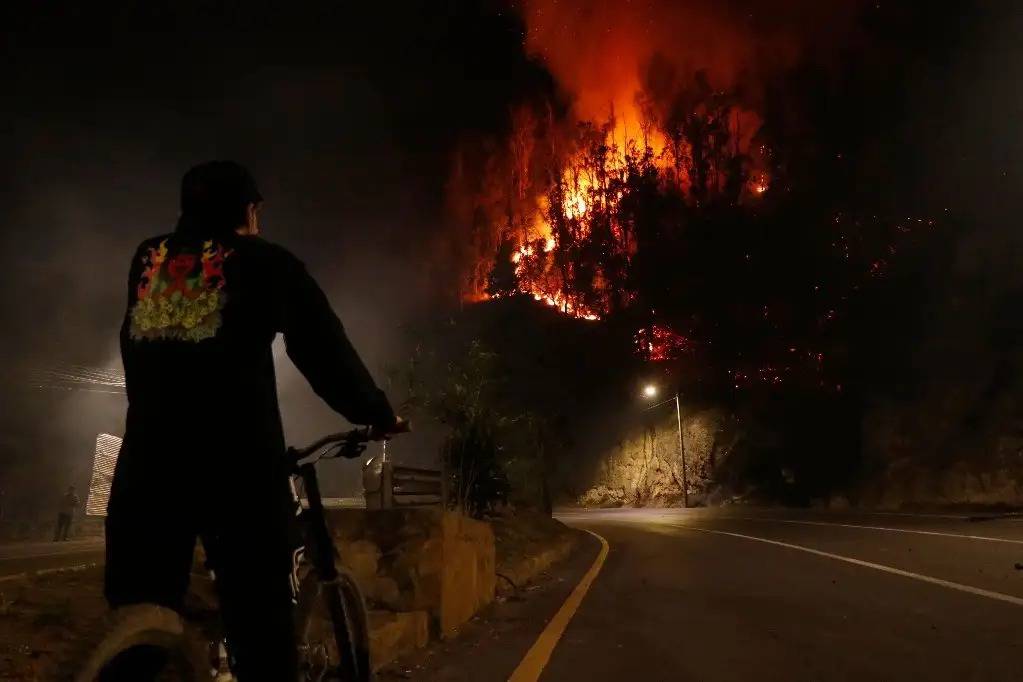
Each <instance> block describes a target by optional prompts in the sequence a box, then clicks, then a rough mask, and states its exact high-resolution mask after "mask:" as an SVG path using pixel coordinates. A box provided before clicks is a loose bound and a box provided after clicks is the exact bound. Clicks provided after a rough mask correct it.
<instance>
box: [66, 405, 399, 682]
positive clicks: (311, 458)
mask: <svg viewBox="0 0 1023 682" xmlns="http://www.w3.org/2000/svg"><path fill="white" fill-rule="evenodd" d="M402 426H403V428H402V429H400V430H408V427H407V424H404V423H402ZM390 435H391V434H378V433H376V432H374V431H373V430H372V429H370V428H358V429H354V430H351V431H347V432H343V433H335V434H331V435H329V436H325V437H323V438H321V439H319V440H318V441H316V442H315V443H313V444H311V445H309V446H307V447H304V448H288V450H287V456H288V458H289V461H290V462H291V465H292V474H291V490H292V498H293V502H294V504H295V505H296V507H295V518H296V519H297V521H298V528H299V531H300V532H299V533H298V538H299V539H298V541H297V544H296V546H295V548H294V550H293V552H292V575H291V585H292V592H293V597H294V602H295V609H294V617H295V626H296V627H295V631H296V633H297V635H298V650H299V651H298V653H299V660H300V679H301V680H304V681H306V682H367V681H368V680H370V679H372V675H373V673H372V669H371V666H370V658H369V623H368V620H367V612H366V604H365V600H364V599H363V596H362V592H361V591H360V590H359V587H358V585H357V584H356V583H355V579H354V578H353V577H352V575H351V574H350V573H349V572H348V571H346V570H345V569H344V568H343V567H342V566H341V565H340V561H339V559H340V555H339V553H338V550H337V547H336V546H335V544H334V541H333V538H332V537H331V534H330V530H329V528H328V527H327V519H326V515H325V513H324V508H323V498H322V496H321V494H320V486H319V479H318V478H317V474H316V464H317V462H319V461H320V460H322V459H336V458H345V459H354V458H356V457H358V456H360V455H361V454H362V453H363V452H364V451H365V449H366V444H367V443H368V442H370V441H371V440H386V439H387V438H388V437H389V436H390ZM296 479H297V480H300V481H301V482H302V484H303V488H304V491H305V495H306V501H307V504H308V506H307V507H306V506H304V505H303V504H302V503H301V500H300V499H299V496H298V493H297V490H296V486H295V481H296ZM210 563H211V564H212V565H211V566H210V568H211V573H215V570H216V563H215V555H214V556H213V557H210ZM98 635H99V637H98V642H97V638H93V639H91V640H90V642H89V643H87V644H86V648H85V652H86V653H85V654H84V655H82V656H72V659H78V660H81V661H82V662H81V663H77V662H75V661H74V660H72V662H71V665H69V666H67V667H68V668H69V669H70V670H72V671H73V675H72V676H71V677H70V678H69V679H73V680H75V681H76V682H94V681H96V680H103V679H104V677H103V675H104V671H109V669H110V668H111V666H112V665H121V666H124V665H125V664H126V661H127V662H128V663H127V665H129V666H130V665H132V663H131V661H132V660H134V659H132V657H133V656H134V657H136V658H137V657H138V656H139V655H140V653H141V652H145V655H146V656H147V660H150V661H151V660H153V659H154V657H153V655H152V654H153V653H154V651H155V653H157V654H158V656H157V657H155V658H156V659H157V660H159V661H160V662H161V665H162V667H161V669H160V670H159V671H148V670H147V673H146V674H147V675H148V674H150V672H153V673H156V674H153V675H152V678H153V679H156V680H184V681H186V682H195V681H199V680H204V681H212V680H217V681H219V682H223V681H225V680H233V679H234V677H233V676H232V675H231V674H230V667H231V658H230V642H229V641H226V640H224V639H223V638H222V637H213V638H210V637H206V638H204V637H202V636H201V635H200V632H199V630H198V628H197V627H196V626H195V625H193V624H192V623H189V622H187V621H186V619H185V618H184V617H183V616H182V615H181V614H179V613H177V612H176V611H173V610H171V609H168V608H166V607H163V606H159V605H156V604H135V605H132V606H127V607H123V608H119V609H115V610H114V611H113V612H112V613H111V615H110V616H109V623H108V624H107V626H106V627H105V628H101V629H99V630H98ZM204 639H205V640H207V641H209V642H210V643H209V644H208V645H204ZM93 642H95V644H93ZM122 669H123V668H122ZM132 679H141V678H139V677H133V678H132Z"/></svg>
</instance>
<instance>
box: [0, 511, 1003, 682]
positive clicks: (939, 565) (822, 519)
mask: <svg viewBox="0 0 1023 682" xmlns="http://www.w3.org/2000/svg"><path fill="white" fill-rule="evenodd" d="M560 518H561V519H562V520H564V521H565V522H566V523H569V524H570V525H573V526H576V527H578V528H582V529H588V530H592V531H594V532H596V533H599V534H600V535H601V536H603V537H604V538H606V539H607V541H608V543H609V544H610V548H611V549H610V553H609V555H608V558H607V561H606V563H605V564H604V566H603V569H602V571H601V572H600V574H599V575H598V577H597V579H596V581H595V582H594V583H593V586H592V588H591V589H590V591H589V593H588V594H587V595H586V597H585V599H584V600H583V602H582V605H581V607H580V608H579V610H578V611H577V612H576V613H575V615H574V617H573V619H572V620H571V622H570V623H569V625H568V628H567V629H566V630H565V633H564V636H563V637H562V638H561V640H560V642H559V643H558V645H557V647H556V648H555V650H554V653H553V655H552V657H551V659H550V661H549V663H548V665H547V667H546V668H545V670H544V672H543V674H542V676H541V678H540V679H541V680H542V681H543V682H562V681H563V682H578V681H582V680H586V681H588V682H589V681H600V680H698V681H701V682H702V681H704V680H707V681H714V680H765V681H771V680H779V681H780V680H854V679H855V680H957V681H958V680H976V681H981V680H985V681H987V680H1023V570H1017V569H1016V568H1015V564H1017V563H1023V519H1019V518H1013V519H988V520H981V521H971V520H968V519H966V518H964V517H957V516H910V515H889V514H852V513H847V514H834V513H808V512H793V511H755V510H742V509H728V510H688V511H687V510H614V511H580V512H565V513H562V514H561V515H560ZM590 540H591V542H590V543H589V544H588V545H586V546H585V547H584V548H583V551H581V552H580V553H578V554H577V556H576V557H574V558H573V559H572V560H571V561H569V562H567V563H566V564H565V565H563V566H561V567H559V568H557V569H556V570H555V571H554V572H553V574H552V576H551V579H550V580H549V581H547V583H546V584H545V585H544V586H542V587H540V588H538V589H536V590H531V591H529V592H528V593H527V594H526V596H525V598H524V599H516V600H512V601H509V602H507V603H505V604H500V605H498V607H497V608H496V609H494V610H493V612H492V613H491V614H489V615H488V616H487V617H485V618H483V619H480V621H479V622H478V623H476V624H474V625H473V627H470V628H467V630H468V631H467V633H466V636H464V637H463V638H461V640H460V641H456V642H454V643H450V644H447V643H446V644H443V645H442V646H443V649H442V650H443V652H444V655H443V656H429V657H428V658H432V659H433V662H430V661H427V662H426V663H425V664H423V665H422V667H417V669H415V670H414V671H410V672H411V677H412V678H413V679H421V680H445V681H447V680H472V681H473V682H477V681H488V680H495V681H497V680H505V679H507V677H508V675H509V674H510V673H511V671H512V670H514V669H515V666H516V665H517V663H518V661H519V660H520V659H521V658H522V656H523V655H524V654H525V652H526V651H527V650H528V649H529V647H530V645H531V644H532V643H533V641H534V640H535V639H536V637H537V635H538V634H539V633H540V632H541V631H542V630H543V628H544V626H545V624H546V622H547V621H548V620H549V619H550V618H551V617H552V616H553V614H554V613H555V612H556V611H557V610H558V608H559V607H560V606H561V604H562V603H563V602H564V600H565V598H566V597H567V596H568V594H569V593H570V592H571V591H572V588H573V587H574V585H575V584H576V582H577V581H578V580H579V577H580V576H581V575H582V574H583V573H584V572H585V571H586V569H587V568H588V567H589V566H590V564H591V562H592V561H593V558H594V556H595V555H596V554H597V550H598V546H599V545H598V543H597V541H596V540H595V539H592V538H591V539H590ZM101 557H102V543H101V542H96V541H91V542H90V541H76V542H69V543H59V544H54V543H38V544H32V545H7V546H0V576H2V575H9V574H12V573H18V572H22V571H26V570H38V569H41V568H51V567H55V566H61V565H74V564H81V563H87V562H90V561H96V560H100V559H101ZM396 674H397V676H398V677H400V678H402V679H408V677H407V675H406V674H401V671H397V673H396ZM393 678H394V677H393V675H392V676H391V677H388V676H385V677H384V679H393Z"/></svg>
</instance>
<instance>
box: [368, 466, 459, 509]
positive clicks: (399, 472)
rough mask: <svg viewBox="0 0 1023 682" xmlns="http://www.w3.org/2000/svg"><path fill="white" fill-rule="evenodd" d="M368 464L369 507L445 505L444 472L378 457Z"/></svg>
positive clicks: (390, 507) (391, 507)
mask: <svg viewBox="0 0 1023 682" xmlns="http://www.w3.org/2000/svg"><path fill="white" fill-rule="evenodd" d="M365 466H366V471H365V472H364V476H363V485H364V487H365V496H366V507H367V508H368V509H394V508H397V507H417V506H418V507H421V506H432V505H441V506H443V505H444V504H445V503H446V501H447V486H446V481H445V476H444V474H443V472H442V471H438V470H436V469H422V468H419V467H410V466H403V465H399V464H394V463H393V462H389V461H384V462H375V459H371V460H369V461H368V462H367V463H366V465H365Z"/></svg>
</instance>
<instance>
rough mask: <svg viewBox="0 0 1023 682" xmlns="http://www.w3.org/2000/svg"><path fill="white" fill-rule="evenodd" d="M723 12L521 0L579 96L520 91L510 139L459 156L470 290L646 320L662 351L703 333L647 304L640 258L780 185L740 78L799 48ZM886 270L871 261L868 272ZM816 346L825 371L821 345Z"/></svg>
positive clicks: (641, 332)
mask: <svg viewBox="0 0 1023 682" xmlns="http://www.w3.org/2000/svg"><path fill="white" fill-rule="evenodd" d="M694 7H695V8H697V9H693V8H694ZM790 9H791V8H790ZM730 11H731V10H730V9H728V8H724V7H722V6H721V5H720V4H719V3H712V2H706V3H702V2H694V3H687V4H686V7H680V3H671V2H668V1H667V0H651V2H649V3H645V4H644V5H643V6H642V7H634V6H633V4H632V3H619V2H603V1H599V0H598V1H597V2H593V3H586V2H582V1H581V0H580V1H575V0H564V1H562V2H555V1H554V0H526V1H525V2H524V5H523V6H522V13H523V17H524V19H525V21H526V24H527V29H528V30H527V32H526V36H525V47H526V49H527V51H528V52H530V53H532V54H534V55H536V56H537V57H539V58H540V60H542V62H543V63H544V65H545V66H546V67H547V68H548V70H549V71H550V73H551V74H552V75H553V76H554V78H555V79H556V81H557V83H558V85H559V87H560V88H561V89H562V90H563V91H564V93H565V94H566V95H567V96H568V99H569V101H570V102H571V104H570V106H569V107H568V109H567V111H566V110H558V109H557V108H556V107H555V106H554V105H553V104H551V103H548V104H547V105H546V107H545V106H542V105H537V104H536V103H535V102H533V103H531V104H523V105H522V106H521V107H520V108H519V109H517V110H516V111H514V112H512V120H511V123H512V126H511V131H510V134H509V135H508V137H507V139H505V140H502V141H498V142H496V143H491V144H490V145H489V146H488V147H486V151H485V152H484V153H485V158H484V159H482V160H480V159H477V160H476V163H475V164H474V165H472V168H473V169H477V170H478V171H479V172H477V170H473V171H469V170H466V168H465V165H464V164H462V163H461V162H460V164H459V165H458V166H457V167H456V173H455V175H454V180H453V186H454V187H455V188H456V190H455V192H454V194H455V195H456V197H457V199H458V201H459V205H460V206H461V216H462V217H461V224H463V225H471V228H470V230H469V232H468V240H467V241H468V243H469V247H468V248H469V249H470V250H471V251H472V255H473V257H474V258H475V263H474V264H473V266H472V268H471V270H470V271H469V272H468V273H467V274H466V277H465V278H464V280H463V283H462V288H461V295H462V297H463V298H464V299H466V300H470V301H485V300H487V299H493V298H502V297H508V296H514V295H528V296H531V297H532V298H533V299H535V300H536V301H539V302H542V303H544V304H546V305H548V306H551V307H552V308H555V309H557V310H558V311H559V312H561V313H563V314H565V315H569V316H572V317H575V318H579V319H583V320H591V321H596V320H601V319H605V318H607V317H609V316H613V315H616V314H618V313H626V314H629V315H630V319H640V320H643V319H645V320H647V322H645V323H640V324H637V326H641V328H639V329H637V331H636V333H635V336H634V342H635V351H636V353H637V354H638V355H640V356H641V357H644V358H646V359H647V360H650V361H655V362H656V361H668V360H674V359H677V358H679V357H681V356H683V355H685V354H687V353H690V352H692V351H693V350H694V349H696V348H698V347H699V346H700V343H699V342H698V340H697V338H698V334H695V333H694V331H693V329H683V328H682V326H683V323H680V322H679V321H678V320H679V319H680V317H679V315H678V314H677V312H676V315H675V317H674V318H672V319H671V320H669V319H666V318H664V317H660V316H656V315H654V314H653V313H652V312H651V313H649V314H645V313H644V314H638V312H637V311H638V310H646V309H649V308H652V307H654V306H653V305H652V304H648V301H647V300H644V295H643V294H642V293H641V292H642V291H643V290H642V286H641V285H640V284H638V283H637V282H639V280H640V279H642V276H643V275H642V274H637V268H638V267H639V266H638V265H637V258H639V257H640V256H641V255H642V254H646V256H645V257H646V258H647V261H649V260H650V259H651V258H653V259H654V260H656V255H655V256H653V257H651V255H650V254H651V253H655V252H657V251H658V250H663V249H664V248H668V247H667V246H663V245H662V243H661V242H662V240H664V239H665V238H667V239H669V240H671V239H674V240H675V242H674V243H675V244H676V246H675V247H674V248H676V249H677V248H680V247H679V246H678V245H679V244H681V243H683V242H681V241H679V237H678V234H681V233H684V227H680V225H683V226H684V225H685V224H686V222H687V221H689V220H694V221H698V220H699V217H698V216H699V214H700V212H701V211H718V212H720V211H721V210H722V208H723V209H724V210H726V211H731V212H732V213H731V214H730V215H732V214H734V215H738V214H740V213H742V212H745V213H746V214H753V213H755V212H756V211H758V210H759V209H760V207H761V206H764V205H765V204H764V202H772V194H773V192H772V187H773V186H774V185H776V184H780V179H779V178H778V177H776V175H777V174H778V172H779V171H778V170H777V162H776V161H775V159H774V153H773V150H772V148H771V146H770V143H769V140H768V139H767V137H766V135H764V134H763V133H762V131H761V127H762V116H761V115H760V113H758V111H757V107H758V101H759V99H760V98H759V96H758V94H757V92H756V90H757V88H756V86H755V85H752V84H751V83H752V81H751V80H750V79H749V78H747V76H748V73H749V72H750V66H751V65H756V61H757V59H758V58H760V56H762V55H763V54H764V53H765V51H764V48H765V47H767V48H769V50H768V52H770V53H771V54H772V55H774V56H775V58H776V59H778V60H785V59H788V58H790V57H791V54H790V53H791V50H787V48H786V46H785V44H784V43H783V42H778V43H772V44H770V45H764V44H763V41H762V40H761V41H760V42H759V43H758V42H757V41H755V40H754V39H753V38H752V34H751V33H750V32H749V31H748V30H747V29H745V28H743V26H744V25H745V24H744V23H743V21H736V17H734V16H729V17H724V15H723V14H722V13H727V12H730ZM723 17H724V18H723ZM726 19H727V20H726ZM680 27H685V29H686V36H687V38H686V40H680V39H679V30H680ZM778 55H780V56H778ZM775 66H777V65H775ZM765 68H766V67H765ZM556 111H557V112H558V113H555V112H556ZM470 165H471V164H470ZM664 202H674V203H673V204H672V205H677V206H679V208H675V209H672V210H674V211H675V213H673V214H671V215H673V216H676V218H675V219H673V220H674V223H672V224H671V225H667V226H659V225H658V224H657V220H656V219H654V220H651V219H650V217H649V213H648V208H649V207H650V206H652V205H658V204H659V203H660V204H663V203H664ZM679 216H681V217H679ZM671 230H675V233H674V235H672V234H671ZM666 234H667V235H668V236H667V237H665V235H666ZM846 248H847V249H848V245H846ZM641 252H642V253H641ZM847 256H848V255H847ZM746 260H747V261H748V260H749V254H747V255H746ZM646 267H648V268H649V265H647V266H646ZM659 267H669V268H670V267H671V266H670V265H669V266H664V265H661V266H659ZM886 267H887V264H886V261H884V260H883V259H878V260H877V261H876V262H875V264H874V265H873V266H872V267H871V269H870V273H869V274H870V275H871V276H880V275H881V274H883V273H884V271H885V268H886ZM647 276H648V275H647ZM645 281H646V282H647V283H646V285H645V286H646V287H647V289H646V294H647V295H649V289H650V284H649V281H650V280H649V279H647V280H645ZM657 307H658V309H659V308H660V306H657ZM765 309H766V308H765ZM829 315H831V317H829V318H828V321H829V322H830V321H831V320H833V319H834V311H831V312H830V313H829ZM685 324H688V323H685ZM811 355H812V358H811V359H812V360H813V362H810V364H812V365H814V366H816V368H817V370H818V371H819V370H820V367H821V360H820V357H819V356H818V355H817V354H811ZM790 365H791V366H795V365H793V364H792V363H791V362H789V358H786V359H785V361H784V362H782V361H779V362H777V363H773V364H771V365H768V364H767V363H765V364H764V365H763V366H762V367H761V368H760V369H750V370H748V371H747V370H731V372H732V375H733V376H732V379H733V381H734V384H735V385H736V387H739V386H742V385H746V384H749V383H751V382H760V383H766V384H769V385H770V384H777V383H780V382H781V381H782V380H783V377H784V376H786V375H788V374H789V373H790Z"/></svg>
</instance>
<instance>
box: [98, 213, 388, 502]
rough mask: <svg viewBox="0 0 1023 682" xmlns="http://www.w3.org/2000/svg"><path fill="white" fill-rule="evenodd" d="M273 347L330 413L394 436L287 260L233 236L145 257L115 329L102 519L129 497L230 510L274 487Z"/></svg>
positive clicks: (326, 315)
mask: <svg viewBox="0 0 1023 682" xmlns="http://www.w3.org/2000/svg"><path fill="white" fill-rule="evenodd" d="M278 333H282V334H283V335H284V340H285V343H286V347H287V352H288V355H289V356H290V357H291V359H292V360H293V361H294V363H295V365H296V366H297V367H298V369H299V370H300V371H301V372H302V374H304V375H305V377H306V378H307V379H308V381H309V383H310V384H311V385H312V387H313V389H314V390H315V391H316V393H317V394H318V395H319V396H320V397H321V398H323V400H324V401H326V402H327V404H328V405H330V406H331V407H332V408H333V409H335V410H336V411H337V412H339V413H341V414H342V415H344V416H345V417H346V418H347V419H348V420H349V421H351V422H353V423H356V424H371V425H376V426H390V425H392V424H393V423H394V413H393V411H392V409H391V406H390V404H389V403H388V401H387V398H386V397H385V396H384V394H383V392H382V391H381V390H380V389H379V388H377V386H376V384H375V383H374V381H373V379H372V377H370V374H369V372H368V371H367V370H366V367H365V365H364V364H363V363H362V360H361V359H360V358H359V356H358V354H357V353H356V352H355V349H354V348H353V347H352V345H351V343H350V342H349V340H348V338H347V336H346V335H345V331H344V328H343V327H342V325H341V322H340V321H339V320H338V318H337V316H336V315H335V314H334V312H333V310H332V309H331V307H330V304H329V303H328V302H327V298H326V297H325V296H324V294H323V292H322V291H321V290H320V287H319V286H318V285H317V284H316V282H315V281H314V280H313V279H312V277H311V276H310V275H309V273H308V272H306V269H305V267H304V266H303V265H302V263H301V262H299V261H298V259H296V258H295V257H294V256H293V255H291V254H290V253H289V252H288V251H286V250H285V249H283V248H281V247H279V246H275V245H273V244H270V243H268V242H266V241H263V240H262V239H259V238H257V237H242V236H238V235H234V234H230V235H227V236H223V237H220V238H209V237H204V236H201V235H187V234H181V233H176V234H172V235H166V236H162V237H156V238H153V239H149V240H147V241H145V242H143V243H142V245H141V246H140V247H139V249H138V251H137V253H136V254H135V258H134V260H133V262H132V267H131V272H130V275H129V282H128V309H127V313H126V315H125V319H124V324H123V326H122V329H121V357H122V359H123V361H124V371H125V380H126V383H127V394H128V417H127V424H126V428H125V439H124V444H123V446H122V450H121V455H120V457H119V461H118V467H117V473H116V475H115V481H114V486H113V487H114V489H113V490H112V498H111V508H110V513H111V515H113V513H114V512H115V508H116V506H117V504H118V498H122V499H124V498H125V495H124V494H123V493H124V492H125V489H126V488H131V489H134V491H135V492H136V493H137V494H138V495H150V494H152V495H156V496H158V497H161V498H164V499H162V502H163V503H166V504H174V503H178V502H181V501H182V497H183V496H184V497H187V496H189V495H196V494H199V495H203V496H206V495H208V494H212V495H215V496H218V497H220V498H222V499H224V501H228V502H230V501H231V500H232V499H233V498H235V495H233V494H231V493H232V492H234V493H237V494H240V495H247V494H258V491H259V489H260V488H261V487H262V486H263V484H265V483H266V482H267V481H268V477H269V478H271V479H276V480H279V475H280V474H281V473H282V472H283V471H285V468H284V467H283V466H282V462H283V458H282V454H283V452H284V448H285V445H284V436H283V432H282V427H281V418H280V411H279V408H278V403H277V388H276V380H275V375H274V361H273V355H272V351H271V343H272V342H273V340H274V338H275V336H276V335H277V334H278ZM211 486H213V487H211ZM253 486H255V488H254V487H253ZM168 496H169V497H168ZM127 497H128V498H132V497H136V496H135V495H131V494H129V495H127ZM150 502H154V500H150Z"/></svg>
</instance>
